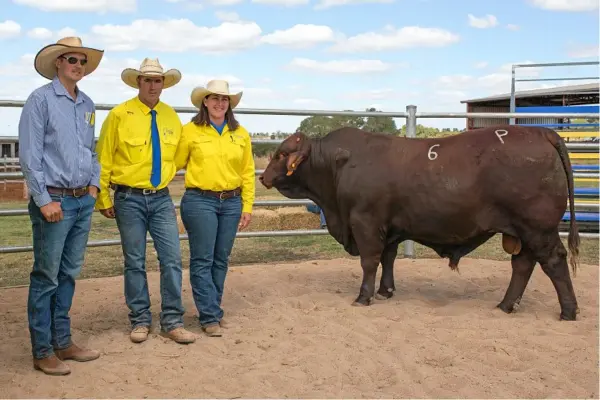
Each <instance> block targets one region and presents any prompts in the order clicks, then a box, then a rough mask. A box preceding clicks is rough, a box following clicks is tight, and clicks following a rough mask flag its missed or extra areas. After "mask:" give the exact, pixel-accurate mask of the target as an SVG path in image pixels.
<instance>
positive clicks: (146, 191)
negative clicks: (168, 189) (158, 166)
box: [142, 189, 156, 196]
mask: <svg viewBox="0 0 600 400" xmlns="http://www.w3.org/2000/svg"><path fill="white" fill-rule="evenodd" d="M153 193H156V190H154V189H142V194H143V195H144V196H148V195H149V194H153Z"/></svg>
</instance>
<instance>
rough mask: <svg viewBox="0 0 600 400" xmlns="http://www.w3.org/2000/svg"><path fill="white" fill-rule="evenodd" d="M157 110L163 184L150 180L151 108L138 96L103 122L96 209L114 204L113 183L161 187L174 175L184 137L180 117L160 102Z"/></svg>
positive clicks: (97, 149)
mask: <svg viewBox="0 0 600 400" xmlns="http://www.w3.org/2000/svg"><path fill="white" fill-rule="evenodd" d="M154 109H155V110H156V123H157V126H158V132H159V136H160V150H161V159H162V161H161V183H160V185H159V186H158V187H156V188H155V187H154V186H153V185H152V183H150V175H151V173H152V132H151V122H152V114H150V108H149V107H148V106H146V105H145V104H144V103H142V102H141V101H140V99H139V98H138V97H137V96H136V97H134V98H132V99H130V100H127V101H125V102H124V103H121V104H119V105H118V106H116V107H114V108H113V109H112V110H110V112H109V113H108V115H107V117H106V119H105V120H104V123H103V124H102V129H101V131H100V137H99V139H98V144H97V145H96V152H97V153H98V161H99V162H100V192H99V193H98V199H97V201H96V207H97V209H99V210H102V209H106V208H110V207H112V205H113V204H112V201H111V198H110V195H109V193H110V192H109V190H108V188H109V186H110V184H111V183H114V184H117V185H125V186H130V187H135V188H140V189H162V188H164V187H165V186H167V185H168V184H169V183H170V182H171V180H172V179H173V177H174V176H175V173H176V172H177V168H176V167H175V152H176V150H177V145H178V143H179V139H180V138H181V129H182V124H181V120H180V119H179V116H178V115H177V113H176V112H175V110H174V109H173V108H172V107H171V106H168V105H167V104H165V103H163V102H160V101H159V102H158V104H157V105H156V106H155V107H154Z"/></svg>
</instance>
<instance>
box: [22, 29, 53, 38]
mask: <svg viewBox="0 0 600 400" xmlns="http://www.w3.org/2000/svg"><path fill="white" fill-rule="evenodd" d="M27 36H29V37H30V38H33V39H42V40H45V39H50V38H51V37H52V31H51V30H50V29H48V28H33V29H31V30H30V31H29V32H27Z"/></svg>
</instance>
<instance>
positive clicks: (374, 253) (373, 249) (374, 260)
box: [352, 218, 384, 306]
mask: <svg viewBox="0 0 600 400" xmlns="http://www.w3.org/2000/svg"><path fill="white" fill-rule="evenodd" d="M352 234H353V236H354V238H355V240H356V244H357V246H358V251H359V253H360V265H361V267H362V270H363V279H362V283H361V285H360V292H359V294H358V297H357V298H356V300H354V303H352V305H354V306H368V305H371V303H372V302H373V297H374V296H375V277H376V275H377V267H379V261H380V260H381V254H382V253H383V247H384V245H383V240H382V239H381V236H380V232H378V230H377V229H376V228H375V227H374V226H372V224H370V223H369V222H368V221H361V219H360V218H357V219H355V220H353V221H352Z"/></svg>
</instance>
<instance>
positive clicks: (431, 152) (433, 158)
mask: <svg viewBox="0 0 600 400" xmlns="http://www.w3.org/2000/svg"><path fill="white" fill-rule="evenodd" d="M437 146H439V144H434V145H433V146H431V147H430V148H429V151H428V152H427V157H429V159H430V160H435V159H436V158H437V157H438V154H437V153H436V152H435V151H431V149H433V148H434V147H437ZM432 154H433V156H432Z"/></svg>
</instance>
